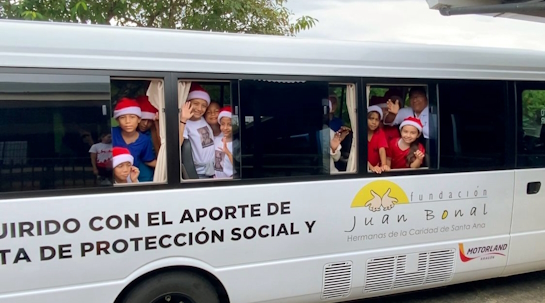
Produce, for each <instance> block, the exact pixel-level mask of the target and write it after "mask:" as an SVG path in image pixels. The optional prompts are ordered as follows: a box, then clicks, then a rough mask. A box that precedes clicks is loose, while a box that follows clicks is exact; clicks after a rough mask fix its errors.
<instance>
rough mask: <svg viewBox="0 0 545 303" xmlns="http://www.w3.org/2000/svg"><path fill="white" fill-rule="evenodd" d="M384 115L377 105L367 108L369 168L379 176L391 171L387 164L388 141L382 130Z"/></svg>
mask: <svg viewBox="0 0 545 303" xmlns="http://www.w3.org/2000/svg"><path fill="white" fill-rule="evenodd" d="M382 115H383V113H382V109H381V108H380V107H378V106H376V105H372V106H369V107H368V108H367V166H368V168H369V170H371V171H373V172H375V173H377V174H380V173H382V172H383V171H389V170H390V167H389V166H388V164H387V163H386V149H387V148H388V141H386V135H385V134H384V132H383V131H382V129H381V128H380V121H381V120H382Z"/></svg>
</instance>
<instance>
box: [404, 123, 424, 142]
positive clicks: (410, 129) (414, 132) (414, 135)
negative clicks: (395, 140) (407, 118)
mask: <svg viewBox="0 0 545 303" xmlns="http://www.w3.org/2000/svg"><path fill="white" fill-rule="evenodd" d="M418 137H420V132H419V131H418V129H417V128H416V127H414V126H412V125H405V126H403V128H402V129H401V138H402V139H403V141H405V143H407V144H411V143H413V142H414V141H416V139H418Z"/></svg>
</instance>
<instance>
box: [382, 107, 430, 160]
mask: <svg viewBox="0 0 545 303" xmlns="http://www.w3.org/2000/svg"><path fill="white" fill-rule="evenodd" d="M399 129H400V130H401V138H399V139H393V140H391V141H390V144H389V148H388V152H387V162H388V164H389V166H390V167H391V168H392V169H397V168H419V167H420V166H421V165H422V162H423V161H424V155H425V154H426V151H425V149H424V146H422V144H420V143H419V142H418V138H420V136H421V135H422V129H423V126H422V122H420V120H419V119H418V118H414V117H408V118H407V119H405V120H404V121H403V122H402V123H401V124H400V125H399Z"/></svg>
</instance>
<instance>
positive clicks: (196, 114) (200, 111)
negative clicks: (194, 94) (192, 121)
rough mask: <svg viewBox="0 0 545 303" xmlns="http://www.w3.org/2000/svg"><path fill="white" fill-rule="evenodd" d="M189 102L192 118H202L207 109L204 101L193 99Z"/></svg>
mask: <svg viewBox="0 0 545 303" xmlns="http://www.w3.org/2000/svg"><path fill="white" fill-rule="evenodd" d="M189 102H191V107H192V109H193V118H196V119H200V118H202V116H203V115H204V113H205V112H206V108H207V107H208V103H206V100H203V99H193V100H191V101H189ZM216 119H217V118H216Z"/></svg>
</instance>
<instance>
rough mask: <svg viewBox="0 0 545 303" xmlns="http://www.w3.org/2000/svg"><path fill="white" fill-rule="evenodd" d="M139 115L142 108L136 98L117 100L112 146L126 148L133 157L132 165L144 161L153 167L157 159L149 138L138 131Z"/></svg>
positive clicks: (140, 115) (137, 165)
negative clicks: (116, 124)
mask: <svg viewBox="0 0 545 303" xmlns="http://www.w3.org/2000/svg"><path fill="white" fill-rule="evenodd" d="M141 117H142V110H141V109H140V105H139V104H138V102H136V100H133V99H129V98H122V99H121V100H119V102H118V103H117V105H116V107H115V110H114V118H115V119H116V120H117V122H118V123H119V126H118V127H112V141H113V146H114V147H123V148H126V149H128V150H129V151H130V153H131V155H132V156H133V157H134V166H136V167H139V166H140V163H144V164H145V165H147V166H149V167H152V168H154V167H155V164H156V163H157V160H156V159H155V154H154V153H153V148H152V143H151V140H150V138H149V137H147V136H145V135H143V134H141V133H140V132H138V124H139V123H140V121H141Z"/></svg>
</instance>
